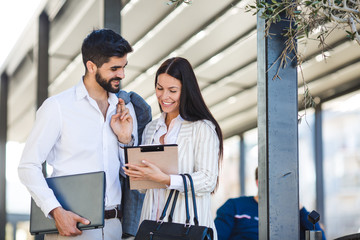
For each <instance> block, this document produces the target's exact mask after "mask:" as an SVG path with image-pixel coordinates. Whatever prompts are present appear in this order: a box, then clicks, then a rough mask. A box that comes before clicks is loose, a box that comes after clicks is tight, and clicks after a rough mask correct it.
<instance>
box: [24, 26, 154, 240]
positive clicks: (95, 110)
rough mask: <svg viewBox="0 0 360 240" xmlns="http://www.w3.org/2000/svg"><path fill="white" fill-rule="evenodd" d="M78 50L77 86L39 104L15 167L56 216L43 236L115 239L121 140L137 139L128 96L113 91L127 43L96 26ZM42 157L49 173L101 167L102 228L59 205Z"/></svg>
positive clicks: (128, 48)
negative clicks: (79, 225) (53, 230)
mask: <svg viewBox="0 0 360 240" xmlns="http://www.w3.org/2000/svg"><path fill="white" fill-rule="evenodd" d="M81 52H82V56H83V63H84V66H85V75H84V76H83V78H82V79H81V80H80V82H79V83H78V84H77V85H76V86H74V87H73V88H71V89H69V90H66V91H64V92H62V93H60V94H58V95H55V96H52V97H50V98H48V99H47V100H45V101H44V103H43V104H42V106H41V107H40V108H39V110H38V111H37V114H36V121H35V124H34V127H33V129H32V131H31V133H30V135H29V137H28V140H27V143H26V145H25V148H24V152H23V155H22V158H21V161H20V164H19V168H18V172H19V177H20V180H21V181H22V183H23V184H24V185H25V186H26V187H27V188H28V190H29V192H30V193H31V196H32V197H33V199H34V201H35V202H36V204H37V205H38V206H39V207H40V208H41V210H42V211H43V212H44V214H45V216H47V217H52V218H54V220H55V224H56V227H57V229H58V230H59V234H46V235H45V239H68V237H70V236H72V237H74V238H71V239H106V240H112V239H117V240H118V239H121V236H122V226H121V222H120V217H121V211H120V209H121V208H120V203H121V199H122V196H123V195H124V192H123V191H127V190H128V189H121V187H120V179H119V171H120V169H121V166H122V165H123V162H124V159H123V146H124V145H133V144H134V142H135V143H136V142H137V136H138V135H139V134H140V133H139V132H138V131H137V130H138V127H137V124H138V122H137V118H136V117H138V116H136V117H135V109H134V106H133V103H131V102H129V99H130V96H129V95H128V94H127V93H124V92H122V94H123V95H124V96H125V97H129V99H128V100H127V102H125V101H124V100H123V99H121V98H119V99H118V97H117V96H116V93H118V92H119V90H120V87H119V86H120V81H121V80H122V79H123V78H124V77H125V67H126V65H127V63H128V62H127V55H128V53H130V52H132V48H131V46H130V44H129V43H128V42H127V41H126V40H125V39H124V38H122V37H121V36H120V35H118V34H117V33H115V32H113V31H112V30H108V29H100V30H94V31H92V32H91V33H90V34H89V35H88V36H87V37H86V38H85V39H84V41H83V44H82V48H81ZM133 95H136V94H133ZM136 96H137V97H138V101H140V102H141V100H142V99H141V100H139V98H140V97H139V96H138V95H136ZM130 100H131V99H130ZM142 101H143V100H142ZM125 104H126V106H125ZM142 104H145V103H143V102H142ZM145 105H146V104H145ZM144 114H146V116H141V117H142V120H141V121H142V123H141V124H143V125H144V124H146V123H147V122H148V121H150V118H151V116H149V111H147V112H146V113H144ZM141 129H143V126H142V127H141ZM45 161H46V162H47V163H48V164H49V165H50V166H52V168H53V173H52V176H63V175H72V174H80V173H88V172H96V171H105V176H106V189H105V209H106V212H105V214H104V215H105V218H106V219H105V226H104V228H103V229H95V230H84V231H80V230H79V229H78V228H77V223H78V222H80V223H83V224H89V221H88V220H87V219H84V218H82V217H80V216H78V215H77V214H75V213H73V212H70V211H66V210H65V209H63V208H62V206H61V205H60V203H59V202H58V200H57V199H56V197H55V196H54V194H53V192H52V190H51V189H49V187H48V186H47V184H46V181H45V179H44V177H43V175H42V171H41V166H42V164H43V163H44V162H45ZM139 199H140V200H142V199H141V197H139ZM122 207H124V206H122ZM134 215H136V214H134ZM137 221H138V220H137ZM134 222H135V223H137V222H136V219H135V220H134ZM132 234H133V235H134V233H132Z"/></svg>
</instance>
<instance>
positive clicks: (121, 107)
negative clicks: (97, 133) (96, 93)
mask: <svg viewBox="0 0 360 240" xmlns="http://www.w3.org/2000/svg"><path fill="white" fill-rule="evenodd" d="M110 126H111V128H112V130H113V132H114V133H115V134H116V136H117V138H118V141H119V142H121V143H123V144H127V143H129V142H130V141H131V133H132V130H133V120H132V117H131V115H130V112H129V109H127V108H126V107H125V102H124V100H122V99H121V98H119V103H118V104H117V107H116V114H114V115H113V116H112V117H111V121H110Z"/></svg>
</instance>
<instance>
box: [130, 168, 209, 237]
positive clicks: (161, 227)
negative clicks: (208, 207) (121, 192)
mask: <svg viewBox="0 0 360 240" xmlns="http://www.w3.org/2000/svg"><path fill="white" fill-rule="evenodd" d="M180 175H181V177H182V178H183V182H184V194H185V207H186V222H185V223H173V222H172V218H173V213H174V209H175V206H176V201H177V198H178V195H179V191H176V190H174V189H172V190H171V191H170V194H169V197H168V198H167V200H166V203H165V207H164V210H163V212H162V214H161V216H160V219H159V220H158V221H156V220H155V221H153V220H144V221H142V223H141V224H140V227H139V230H138V232H137V234H136V236H135V240H172V239H174V240H212V239H213V235H214V233H213V230H212V228H210V227H205V226H199V220H198V216H197V208H196V200H195V190H194V183H193V180H192V178H191V176H190V174H180ZM185 176H187V177H188V178H189V181H190V186H191V194H192V199H193V205H194V224H195V225H191V224H190V214H189V201H188V193H187V183H186V177H185ZM174 192H175V195H174ZM173 195H174V200H173V204H172V207H171V210H170V214H169V217H168V222H164V218H165V215H166V211H167V209H168V207H169V204H170V201H171V198H172V196H173Z"/></svg>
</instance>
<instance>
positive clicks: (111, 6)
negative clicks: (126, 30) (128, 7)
mask: <svg viewBox="0 0 360 240" xmlns="http://www.w3.org/2000/svg"><path fill="white" fill-rule="evenodd" d="M121 9H122V4H121V0H104V28H109V29H111V30H113V31H114V32H116V33H118V34H121V14H120V12H121ZM120 88H121V81H120Z"/></svg>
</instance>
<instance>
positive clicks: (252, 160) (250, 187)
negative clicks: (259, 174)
mask: <svg viewBox="0 0 360 240" xmlns="http://www.w3.org/2000/svg"><path fill="white" fill-rule="evenodd" d="M244 143H245V144H244V145H245V195H247V196H256V195H257V194H258V188H257V186H256V181H255V169H256V167H257V166H258V131H257V128H256V129H252V130H250V131H247V132H245V133H244Z"/></svg>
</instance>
